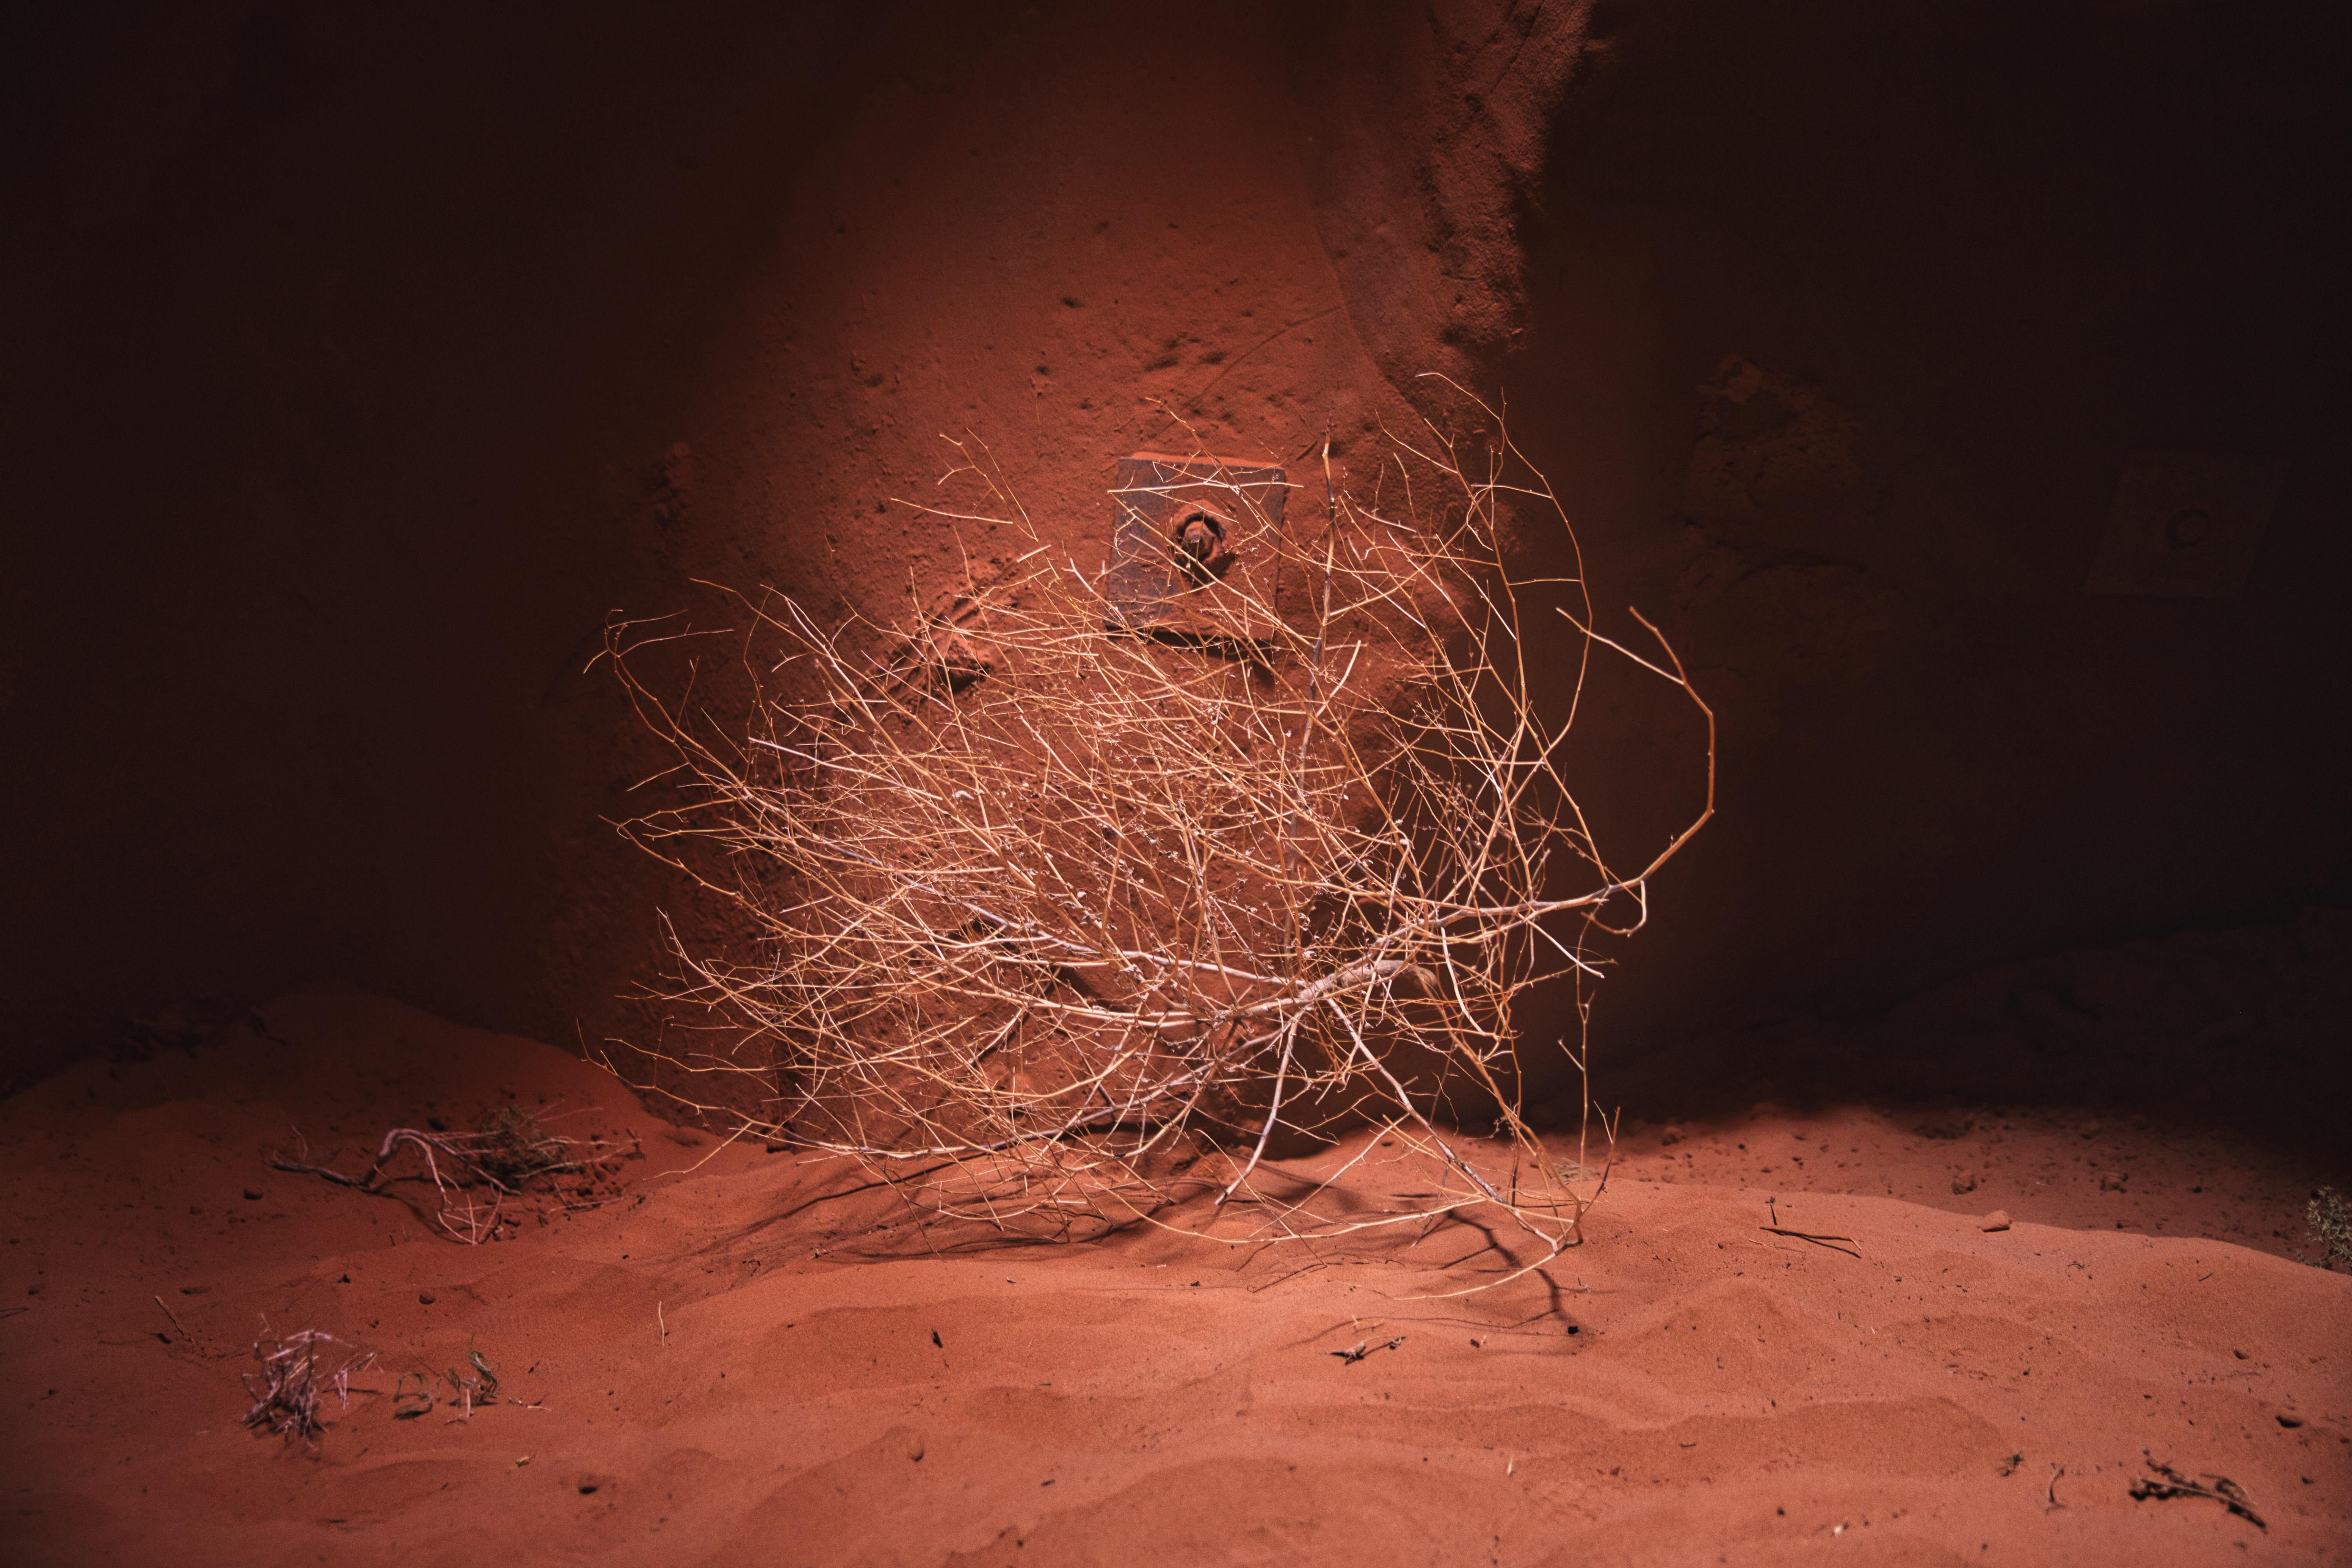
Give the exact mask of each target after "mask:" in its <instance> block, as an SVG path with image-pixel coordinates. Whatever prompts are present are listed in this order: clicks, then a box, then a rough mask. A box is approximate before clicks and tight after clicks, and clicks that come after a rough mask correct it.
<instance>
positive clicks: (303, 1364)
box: [244, 1329, 375, 1444]
mask: <svg viewBox="0 0 2352 1568" xmlns="http://www.w3.org/2000/svg"><path fill="white" fill-rule="evenodd" d="M253 1359H254V1360H255V1361H257V1362H258V1363H261V1365H260V1370H258V1371H257V1372H248V1373H245V1374H244V1376H245V1391H246V1393H247V1394H248V1395H249V1396H251V1398H252V1400H253V1404H252V1405H251V1406H250V1407H249V1408H248V1409H247V1411H246V1413H245V1424H246V1425H247V1426H255V1427H258V1428H260V1429H261V1430H263V1431H265V1432H275V1433H277V1434H278V1436H281V1437H283V1438H285V1439H286V1440H287V1441H288V1442H289V1443H292V1442H297V1441H299V1442H302V1443H305V1444H314V1443H316V1441H317V1439H318V1435H319V1433H320V1432H321V1431H323V1430H325V1429H326V1425H327V1423H326V1421H325V1420H324V1419H323V1418H322V1417H321V1416H320V1414H319V1405H320V1400H321V1399H322V1398H324V1397H325V1396H326V1395H327V1394H333V1395H334V1396H335V1400H336V1405H337V1408H339V1409H343V1410H348V1409H350V1408H351V1405H352V1373H355V1372H358V1371H359V1370H361V1369H362V1367H365V1366H366V1365H367V1364H368V1363H371V1362H373V1361H374V1360H375V1352H373V1351H370V1352H366V1353H364V1354H362V1352H360V1351H359V1349H358V1348H357V1347H356V1346H354V1345H351V1344H348V1343H346V1342H343V1341H341V1340H339V1339H337V1338H336V1337H335V1336H334V1335H332V1334H330V1333H322V1332H320V1331H318V1330H316V1329H305V1330H304V1331H301V1332H300V1333H298V1334H290V1335H289V1336H288V1337H286V1338H285V1339H282V1340H262V1341H259V1342H256V1343H255V1345H254V1347H253ZM322 1363H332V1364H331V1366H330V1365H327V1364H322Z"/></svg>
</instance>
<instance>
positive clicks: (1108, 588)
mask: <svg viewBox="0 0 2352 1568" xmlns="http://www.w3.org/2000/svg"><path fill="white" fill-rule="evenodd" d="M1287 493H1288V480H1287V479H1286V478H1285V476H1284V474H1283V470H1282V469H1280V468H1276V467H1274V466H1272V465H1270V464H1264V463H1236V462H1227V461H1223V460H1222V459H1219V458H1198V457H1193V458H1179V457H1172V456H1170V455H1167V454H1164V453H1159V452H1138V453H1137V454H1135V455H1134V456H1133V457H1131V458H1120V459H1119V464H1118V479H1117V481H1116V482H1115V483H1114V484H1113V485H1112V487H1111V536H1110V559H1109V562H1108V563H1107V564H1106V565H1105V567H1104V569H1103V622H1104V625H1105V626H1107V627H1108V629H1109V630H1111V631H1115V632H1132V633H1137V634H1140V635H1145V636H1152V637H1167V638H1170V639H1171V640H1177V641H1188V642H1198V643H1201V644H1202V645H1204V646H1224V645H1232V644H1239V645H1246V646H1257V645H1261V644H1264V643H1265V642H1267V641H1269V640H1270V639H1271V638H1272V637H1273V636H1274V634H1275V632H1276V626H1275V623H1274V618H1273V606H1274V583H1273V578H1272V575H1271V574H1272V573H1273V570H1274V560H1275V546H1276V542H1277V541H1278V540H1279V538H1280V535H1281V531H1282V505H1283V498H1284V497H1285V496H1286V494H1287ZM1262 579H1263V580H1262Z"/></svg>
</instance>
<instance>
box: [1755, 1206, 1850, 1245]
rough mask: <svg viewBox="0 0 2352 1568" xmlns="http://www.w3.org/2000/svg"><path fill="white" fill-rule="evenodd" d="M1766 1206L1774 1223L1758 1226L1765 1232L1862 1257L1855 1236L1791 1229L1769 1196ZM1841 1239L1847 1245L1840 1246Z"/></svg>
mask: <svg viewBox="0 0 2352 1568" xmlns="http://www.w3.org/2000/svg"><path fill="white" fill-rule="evenodd" d="M1764 1206H1765V1209H1766V1211H1767V1212H1768V1213H1769V1214H1770V1215H1771V1216H1772V1223H1771V1224H1770V1225H1759V1226H1757V1227H1756V1228H1757V1229H1759V1230H1760V1231H1763V1232H1765V1233H1766V1234H1767V1235H1769V1236H1786V1237H1793V1238H1795V1239H1796V1240H1798V1241H1810V1242H1811V1243H1812V1244H1813V1245H1814V1246H1815V1247H1828V1248H1829V1249H1830V1250H1831V1251H1832V1252H1843V1253H1844V1254H1845V1255H1846V1256H1847V1257H1848V1258H1860V1257H1861V1256H1862V1253H1861V1251H1860V1250H1859V1248H1858V1247H1857V1245H1856V1244H1855V1242H1854V1239H1853V1237H1850V1236H1815V1235H1813V1234H1812V1233H1811V1231H1803V1230H1790V1228H1789V1227H1788V1226H1784V1225H1782V1224H1780V1210H1779V1208H1778V1207H1776V1206H1775V1205H1773V1203H1772V1201H1771V1200H1770V1199H1769V1198H1768V1199H1766V1200H1765V1205H1764ZM1841 1241H1843V1242H1844V1243H1845V1244H1846V1245H1845V1246H1843V1247H1840V1246H1839V1245H1838V1243H1839V1242H1841Z"/></svg>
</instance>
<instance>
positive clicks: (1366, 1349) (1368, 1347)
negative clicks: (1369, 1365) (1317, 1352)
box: [1323, 1334, 1405, 1366]
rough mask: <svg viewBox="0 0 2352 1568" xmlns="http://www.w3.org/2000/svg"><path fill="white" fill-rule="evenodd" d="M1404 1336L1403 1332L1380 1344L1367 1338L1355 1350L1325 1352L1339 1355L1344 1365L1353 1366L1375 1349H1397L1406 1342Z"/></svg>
mask: <svg viewBox="0 0 2352 1568" xmlns="http://www.w3.org/2000/svg"><path fill="white" fill-rule="evenodd" d="M1404 1338H1405V1337H1404V1336H1403V1335H1402V1334H1399V1335H1398V1336H1397V1337H1396V1338H1394V1339H1392V1340H1384V1341H1382V1342H1381V1343H1379V1344H1374V1343H1372V1342H1371V1341H1370V1340H1366V1341H1365V1342H1363V1343H1361V1344H1360V1345H1358V1346H1356V1347H1355V1348H1354V1349H1353V1350H1344V1351H1325V1352H1323V1353H1324V1354H1325V1355H1335V1356H1338V1357H1339V1361H1340V1363H1341V1364H1342V1365H1346V1366H1353V1365H1355V1364H1356V1363H1358V1362H1360V1361H1361V1360H1363V1359H1364V1358H1365V1357H1366V1356H1368V1355H1370V1354H1372V1353H1373V1352H1375V1351H1392V1350H1394V1349H1396V1348H1397V1346H1399V1345H1401V1344H1402V1343H1404Z"/></svg>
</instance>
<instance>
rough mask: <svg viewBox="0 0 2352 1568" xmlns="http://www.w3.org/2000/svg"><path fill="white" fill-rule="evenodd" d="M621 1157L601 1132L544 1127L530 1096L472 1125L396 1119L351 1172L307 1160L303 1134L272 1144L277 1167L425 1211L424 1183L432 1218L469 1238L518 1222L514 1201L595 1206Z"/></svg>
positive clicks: (444, 1229) (470, 1243) (542, 1209)
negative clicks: (292, 1147)
mask: <svg viewBox="0 0 2352 1568" xmlns="http://www.w3.org/2000/svg"><path fill="white" fill-rule="evenodd" d="M624 1157H625V1155H624V1152H623V1151H622V1149H621V1147H620V1145H619V1144H617V1143H616V1142H614V1141H613V1140H612V1139H609V1138H604V1137H588V1138H572V1137H567V1136H565V1135H563V1134H562V1133H559V1132H556V1131H551V1130H550V1129H549V1127H548V1126H547V1125H546V1123H545V1122H544V1121H541V1118H540V1115H539V1113H538V1112H537V1111H535V1110H530V1108H529V1107H527V1106H521V1105H504V1106H500V1107H499V1109H498V1110H493V1111H490V1112H488V1114H486V1115H485V1116H484V1117H483V1118H482V1119H481V1122H480V1124H479V1125H478V1126H477V1127H476V1128H474V1129H473V1130H472V1131H458V1130H456V1129H445V1128H443V1127H441V1126H439V1125H437V1124H436V1125H433V1126H430V1127H427V1128H416V1127H395V1128H393V1129H392V1130H391V1131H388V1132H386V1133H385V1134H384V1135H383V1140H382V1141H381V1142H378V1143H377V1145H376V1151H375V1158H374V1159H373V1160H372V1161H370V1162H369V1163H368V1165H367V1168H366V1169H365V1170H362V1171H361V1172H360V1173H358V1174H356V1175H350V1174H346V1173H343V1172H341V1171H339V1170H337V1169H335V1168H334V1167H333V1166H331V1165H324V1164H314V1163H311V1161H310V1150H309V1148H308V1146H307V1144H306V1145H305V1146H304V1147H303V1148H302V1149H300V1150H299V1152H296V1153H294V1154H282V1153H278V1154H271V1155H270V1156H269V1157H268V1158H269V1163H270V1165H271V1166H272V1167H273V1168H275V1169H277V1170H280V1171H292V1172H296V1173H300V1174H303V1175H311V1176H323V1177H325V1178H326V1179H327V1180H328V1181H331V1182H332V1183H334V1184H336V1185H338V1186H344V1187H355V1188H357V1189H358V1190H360V1191H361V1192H363V1193H374V1194H385V1195H392V1196H397V1197H401V1198H402V1199H403V1200H404V1201H407V1200H409V1199H410V1198H411V1196H412V1194H413V1195H414V1197H415V1201H414V1202H412V1203H411V1205H410V1206H411V1207H413V1208H415V1209H416V1210H417V1211H418V1212H419V1213H420V1214H421V1213H425V1212H426V1210H425V1203H424V1201H423V1189H424V1188H425V1187H428V1186H429V1187H431V1188H432V1190H433V1197H432V1199H431V1205H430V1213H431V1217H432V1221H433V1225H434V1227H435V1228H436V1229H437V1230H438V1231H439V1232H440V1233H441V1234H442V1235H443V1236H444V1237H447V1238H448V1239H449V1240H451V1241H455V1242H459V1243H462V1244H464V1245H465V1246H467V1247H479V1246H480V1245H481V1244H482V1243H484V1242H486V1241H496V1240H499V1238H500V1237H501V1236H502V1235H505V1234H508V1232H502V1231H501V1230H500V1228H499V1227H500V1226H508V1227H509V1228H511V1227H513V1226H517V1225H518V1224H519V1223H520V1221H519V1220H518V1218H517V1213H518V1211H522V1210H533V1211H536V1212H538V1213H540V1214H541V1215H544V1214H545V1213H546V1212H547V1211H549V1210H551V1209H561V1210H573V1209H588V1208H595V1207H598V1206H600V1205H603V1204H604V1202H606V1201H607V1200H609V1199H610V1198H612V1197H613V1196H614V1194H615V1193H616V1191H617V1188H616V1187H615V1185H614V1166H615V1165H616V1164H617V1163H619V1162H620V1161H621V1160H622V1159H623V1158H624Z"/></svg>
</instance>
